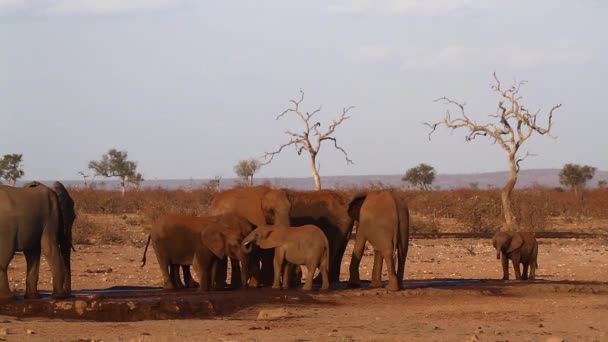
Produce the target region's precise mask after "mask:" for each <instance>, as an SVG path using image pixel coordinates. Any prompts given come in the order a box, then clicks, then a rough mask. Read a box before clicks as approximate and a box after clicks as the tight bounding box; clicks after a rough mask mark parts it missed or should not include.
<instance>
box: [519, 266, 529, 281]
mask: <svg viewBox="0 0 608 342" xmlns="http://www.w3.org/2000/svg"><path fill="white" fill-rule="evenodd" d="M521 279H522V280H528V264H524V269H523V271H522V273H521Z"/></svg>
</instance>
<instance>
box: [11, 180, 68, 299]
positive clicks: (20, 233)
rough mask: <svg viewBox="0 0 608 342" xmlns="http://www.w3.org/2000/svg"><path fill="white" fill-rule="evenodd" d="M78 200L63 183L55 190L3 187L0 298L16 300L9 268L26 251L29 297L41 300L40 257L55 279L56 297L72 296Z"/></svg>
mask: <svg viewBox="0 0 608 342" xmlns="http://www.w3.org/2000/svg"><path fill="white" fill-rule="evenodd" d="M75 219H76V215H75V213H74V201H73V200H72V198H71V197H70V195H69V193H68V192H67V190H66V189H65V187H64V186H63V184H61V183H59V182H55V183H54V184H53V189H51V188H49V187H47V186H45V185H43V184H41V183H38V182H31V183H28V184H26V185H25V186H24V187H23V188H15V187H10V186H2V185H0V298H14V294H13V293H12V292H11V291H10V288H9V284H8V275H7V269H8V265H9V263H10V261H11V260H12V258H13V255H14V253H15V252H17V251H22V252H23V254H24V255H25V259H26V264H27V277H26V292H25V298H38V297H39V294H38V273H39V270H40V256H41V254H44V257H45V259H46V260H47V262H48V263H49V266H50V268H51V273H52V276H53V293H52V296H53V298H65V297H68V296H70V294H71V290H72V288H71V263H70V257H71V249H72V224H73V223H74V220H75Z"/></svg>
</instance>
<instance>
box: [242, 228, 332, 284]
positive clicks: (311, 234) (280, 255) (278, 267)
mask: <svg viewBox="0 0 608 342" xmlns="http://www.w3.org/2000/svg"><path fill="white" fill-rule="evenodd" d="M252 242H255V243H256V244H257V245H258V246H260V247H261V248H263V249H269V248H274V281H273V284H272V288H273V289H281V288H284V289H287V288H288V287H289V275H290V265H305V266H306V269H307V270H308V277H307V278H306V283H305V284H304V287H303V289H304V290H312V280H313V277H314V272H315V270H316V269H317V268H318V269H319V272H320V273H321V278H322V285H321V289H322V290H327V289H328V288H329V278H328V275H327V269H328V266H329V242H328V241H327V238H326V237H325V234H324V233H323V231H322V230H321V229H320V228H319V227H317V226H314V225H310V224H309V225H304V226H301V227H287V226H280V225H274V226H269V225H266V226H260V227H258V228H256V229H254V230H253V231H252V232H251V233H250V234H249V235H247V237H245V239H243V245H245V246H247V245H248V244H250V243H252ZM281 271H283V272H282V273H283V286H282V287H281Z"/></svg>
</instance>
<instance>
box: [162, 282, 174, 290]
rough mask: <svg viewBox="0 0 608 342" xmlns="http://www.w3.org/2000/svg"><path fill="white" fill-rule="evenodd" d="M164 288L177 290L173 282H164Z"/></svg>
mask: <svg viewBox="0 0 608 342" xmlns="http://www.w3.org/2000/svg"><path fill="white" fill-rule="evenodd" d="M163 289H165V290H175V285H173V284H172V283H164V284H163Z"/></svg>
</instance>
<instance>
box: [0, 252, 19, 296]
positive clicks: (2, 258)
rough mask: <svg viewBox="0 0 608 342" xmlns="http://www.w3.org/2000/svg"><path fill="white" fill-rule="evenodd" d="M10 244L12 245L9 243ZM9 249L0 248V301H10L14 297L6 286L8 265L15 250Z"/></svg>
mask: <svg viewBox="0 0 608 342" xmlns="http://www.w3.org/2000/svg"><path fill="white" fill-rule="evenodd" d="M11 244H12V243H11ZM10 247H11V248H4V247H2V248H0V299H12V298H15V295H14V294H13V293H12V292H11V289H10V287H9V285H8V274H7V271H8V264H10V262H11V260H12V259H13V255H14V254H15V250H14V249H13V248H12V247H13V246H10Z"/></svg>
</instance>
